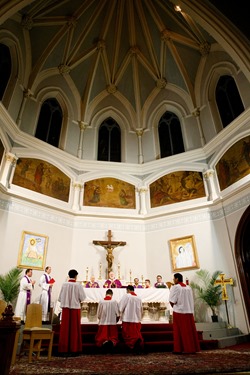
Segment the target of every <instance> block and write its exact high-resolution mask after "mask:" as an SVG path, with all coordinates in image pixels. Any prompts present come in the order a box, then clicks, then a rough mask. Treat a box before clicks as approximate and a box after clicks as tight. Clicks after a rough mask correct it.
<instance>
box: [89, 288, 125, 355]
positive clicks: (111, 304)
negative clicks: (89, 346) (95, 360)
mask: <svg viewBox="0 0 250 375" xmlns="http://www.w3.org/2000/svg"><path fill="white" fill-rule="evenodd" d="M112 297H113V290H112V289H108V290H107V291H106V296H105V298H104V300H101V301H99V304H98V308H97V318H98V319H99V325H98V331H97V334H96V337H95V342H96V345H97V346H98V347H102V348H103V349H104V350H105V351H106V352H108V351H112V349H113V348H114V347H115V346H116V344H117V343H118V329H117V322H118V320H119V309H118V302H117V301H116V300H113V299H112Z"/></svg>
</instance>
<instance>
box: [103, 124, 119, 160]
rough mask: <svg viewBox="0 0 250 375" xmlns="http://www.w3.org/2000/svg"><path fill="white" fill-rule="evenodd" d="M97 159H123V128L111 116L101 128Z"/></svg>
mask: <svg viewBox="0 0 250 375" xmlns="http://www.w3.org/2000/svg"><path fill="white" fill-rule="evenodd" d="M97 159H98V160H103V161H116V162H120V161H121V130H120V127H119V125H118V124H117V122H115V121H114V120H113V119H112V118H111V117H109V118H108V119H106V120H105V121H103V123H102V124H101V126H100V128H99V138H98V156H97Z"/></svg>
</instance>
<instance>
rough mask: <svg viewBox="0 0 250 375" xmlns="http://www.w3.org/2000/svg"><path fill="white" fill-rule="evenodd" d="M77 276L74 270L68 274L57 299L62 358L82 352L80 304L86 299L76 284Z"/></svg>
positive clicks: (59, 347) (59, 351)
mask: <svg viewBox="0 0 250 375" xmlns="http://www.w3.org/2000/svg"><path fill="white" fill-rule="evenodd" d="M77 275H78V272H77V271H76V270H74V269H72V270H70V271H69V272H68V276H69V279H68V281H66V282H65V283H63V285H62V288H61V291H60V294H59V297H58V301H59V302H60V303H61V308H62V314H61V325H60V335H59V346H58V353H59V354H61V355H62V356H63V355H65V356H68V355H78V354H80V353H81V352H82V334H81V302H83V301H84V300H85V299H86V297H85V293H84V290H83V287H82V285H81V284H80V283H77V282H76V279H77Z"/></svg>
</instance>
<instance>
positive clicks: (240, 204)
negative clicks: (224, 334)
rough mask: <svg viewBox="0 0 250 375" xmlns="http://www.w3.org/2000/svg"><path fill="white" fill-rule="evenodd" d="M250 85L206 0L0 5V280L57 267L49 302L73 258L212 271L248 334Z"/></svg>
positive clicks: (117, 266)
mask: <svg viewBox="0 0 250 375" xmlns="http://www.w3.org/2000/svg"><path fill="white" fill-rule="evenodd" d="M249 83H250V45H249V39H248V38H247V36H246V35H244V33H243V32H242V31H240V30H239V29H238V28H237V26H236V25H235V24H234V23H232V22H231V21H230V20H229V19H228V18H227V17H226V16H225V15H224V14H223V13H221V12H220V11H219V10H218V9H217V8H216V7H215V6H214V5H213V4H212V2H210V1H208V0H203V1H202V2H201V1H200V2H197V1H195V0H180V1H178V0H112V1H111V0H101V1H100V0H91V1H90V0H74V1H70V0H64V1H54V0H46V1H44V0H37V1H33V0H20V1H18V2H17V1H15V0H9V1H3V5H1V9H0V222H1V226H0V236H1V247H0V256H1V262H0V274H4V273H6V272H7V271H8V270H9V269H11V268H13V267H16V266H18V267H20V268H21V269H23V271H25V269H26V268H32V269H33V278H34V279H35V280H37V281H38V280H39V278H40V276H41V275H42V273H43V271H44V268H45V267H46V266H47V265H49V266H51V268H52V273H51V275H52V276H53V278H54V279H55V283H54V285H53V293H52V294H53V300H54V303H55V304H56V301H57V297H58V293H59V291H60V287H61V285H62V283H63V282H64V281H65V280H66V279H67V273H68V271H69V269H72V268H74V269H76V270H77V271H78V273H79V275H78V281H80V282H83V284H84V283H85V282H86V281H88V280H89V279H90V277H91V276H92V275H94V276H95V279H96V280H98V282H99V283H100V284H101V285H102V284H103V283H104V282H105V279H106V278H107V277H108V271H109V270H112V271H113V272H114V273H115V275H116V277H118V278H119V279H120V280H121V282H122V284H123V285H127V284H128V283H130V282H131V281H132V280H134V278H135V277H137V278H139V281H140V283H141V284H142V285H143V286H144V282H145V279H150V281H151V284H152V285H153V284H154V283H155V281H156V276H157V275H162V278H163V280H164V281H165V282H172V279H173V274H174V273H175V272H181V273H182V274H183V276H184V279H188V280H189V281H190V282H191V281H192V280H195V275H196V272H197V271H198V270H199V269H206V270H208V271H209V272H211V273H213V272H214V271H216V270H221V271H222V272H223V273H224V274H225V277H226V278H232V279H233V285H231V286H228V288H227V290H228V295H229V300H228V304H227V306H228V313H229V316H230V322H231V324H232V325H233V326H234V327H238V328H239V329H240V331H241V332H242V333H249V332H250V249H249V235H248V232H249V230H250V209H249V202H250V96H249ZM108 250H111V254H110V256H111V258H108V255H109V254H108ZM183 252H185V254H186V255H185V257H184V254H183ZM184 258H185V259H184ZM39 295H40V289H39V286H38V283H37V284H36V285H35V287H34V290H33V292H32V298H33V301H37V299H38V298H39ZM207 314H208V315H207V317H206V319H207V320H208V321H209V320H210V316H209V312H207ZM219 318H220V319H221V320H222V321H225V320H227V316H226V311H225V307H224V305H223V304H222V305H221V306H220V309H219Z"/></svg>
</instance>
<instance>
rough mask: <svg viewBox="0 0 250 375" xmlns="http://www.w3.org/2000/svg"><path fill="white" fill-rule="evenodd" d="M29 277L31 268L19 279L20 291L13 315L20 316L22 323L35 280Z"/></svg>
mask: <svg viewBox="0 0 250 375" xmlns="http://www.w3.org/2000/svg"><path fill="white" fill-rule="evenodd" d="M31 277H32V269H30V268H28V269H27V270H26V271H25V275H24V276H23V278H22V279H21V281H20V291H19V295H18V298H17V303H16V309H15V316H18V317H20V318H21V322H22V323H24V322H25V320H26V309H27V306H28V305H29V304H30V303H31V292H32V289H33V288H34V285H35V280H31Z"/></svg>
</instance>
